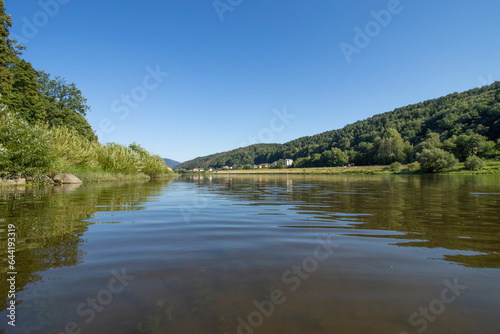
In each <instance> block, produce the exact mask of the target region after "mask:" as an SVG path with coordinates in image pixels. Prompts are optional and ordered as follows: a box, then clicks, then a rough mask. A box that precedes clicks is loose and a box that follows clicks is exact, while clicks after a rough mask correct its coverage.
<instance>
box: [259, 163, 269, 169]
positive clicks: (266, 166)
mask: <svg viewBox="0 0 500 334" xmlns="http://www.w3.org/2000/svg"><path fill="white" fill-rule="evenodd" d="M259 168H269V164H268V163H267V162H265V163H263V164H259Z"/></svg>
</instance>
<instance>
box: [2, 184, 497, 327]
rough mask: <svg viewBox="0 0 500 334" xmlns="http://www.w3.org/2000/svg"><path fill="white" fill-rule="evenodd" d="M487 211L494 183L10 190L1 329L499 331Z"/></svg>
mask: <svg viewBox="0 0 500 334" xmlns="http://www.w3.org/2000/svg"><path fill="white" fill-rule="evenodd" d="M499 215H500V178H499V177H495V176H415V177H407V176H194V177H193V176H191V177H179V178H177V179H175V180H171V181H165V182H160V183H152V182H150V183H124V184H104V185H102V184H101V185H83V186H81V187H76V188H73V187H64V188H60V187H59V188H58V187H48V188H41V189H31V188H28V189H12V190H9V191H4V192H2V193H1V198H0V218H1V221H0V231H1V235H0V240H1V241H2V243H1V250H0V251H1V253H2V259H3V262H2V263H3V264H2V266H1V268H0V270H1V271H2V282H1V285H0V287H1V292H2V312H1V320H0V321H1V322H0V328H3V330H0V332H1V333H28V334H29V333H53V334H56V333H57V334H59V333H91V334H100V333H106V334H110V333H112V334H113V333H120V334H121V333H123V334H128V333H130V334H133V333H155V334H157V333H183V334H190V333H221V334H224V333H245V334H249V333H262V334H265V333H291V334H294V333H324V334H332V333H395V334H399V333H422V332H424V331H425V332H426V333H495V334H497V333H499V332H500V283H499V282H500V218H499ZM8 224H14V225H15V226H16V230H17V233H18V236H17V241H16V250H17V251H16V271H17V273H18V274H17V276H16V287H17V293H16V300H17V305H16V323H15V324H16V327H15V328H14V327H12V326H9V325H7V321H8V318H7V314H8V313H7V310H6V308H7V302H8V301H9V299H7V298H6V296H7V294H8V290H9V287H8V285H7V284H6V277H7V272H8V271H9V270H8V268H7V262H6V260H5V259H7V242H6V241H7V226H8Z"/></svg>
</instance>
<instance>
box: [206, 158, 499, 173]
mask: <svg viewBox="0 0 500 334" xmlns="http://www.w3.org/2000/svg"><path fill="white" fill-rule="evenodd" d="M211 173H215V174H423V173H422V172H421V171H419V170H410V169H408V167H407V166H402V167H401V169H397V168H393V167H391V166H354V167H311V168H281V169H278V168H276V169H274V168H272V169H249V170H224V171H214V172H211ZM438 174H471V175H475V174H496V175H500V162H499V161H489V162H486V165H485V167H484V168H483V169H481V170H479V171H471V170H466V169H465V167H464V164H463V163H460V164H458V165H457V167H456V169H455V170H452V171H447V172H441V173H438Z"/></svg>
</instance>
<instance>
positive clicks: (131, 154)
mask: <svg viewBox="0 0 500 334" xmlns="http://www.w3.org/2000/svg"><path fill="white" fill-rule="evenodd" d="M138 148H139V149H138ZM74 170H77V171H79V172H81V173H82V174H84V175H88V174H89V173H96V174H99V173H102V174H103V175H107V177H108V176H109V173H113V174H116V175H118V174H120V175H121V177H124V175H125V176H126V175H137V176H139V175H138V174H141V175H144V174H146V175H148V176H149V177H155V176H160V175H164V174H167V173H171V170H170V169H169V168H168V167H167V166H166V165H165V163H164V162H163V160H162V159H161V158H160V157H159V156H157V155H151V154H150V153H149V152H147V151H146V150H145V149H143V148H141V147H140V146H139V145H137V144H134V145H130V147H126V146H124V145H120V144H117V143H109V144H106V145H102V144H100V143H99V142H98V141H92V140H88V139H87V138H85V137H83V136H81V135H80V134H79V133H78V132H77V131H75V130H74V129H70V128H66V127H52V128H49V127H48V126H47V125H45V124H37V125H32V124H29V123H28V122H26V121H24V120H22V119H21V118H19V117H18V116H17V115H15V114H13V113H8V112H5V111H1V112H0V174H2V175H1V176H12V175H18V176H33V175H40V174H44V173H55V172H69V171H74Z"/></svg>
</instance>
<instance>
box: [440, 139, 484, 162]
mask: <svg viewBox="0 0 500 334" xmlns="http://www.w3.org/2000/svg"><path fill="white" fill-rule="evenodd" d="M488 147H489V146H488V145H487V138H486V137H484V136H481V135H478V134H474V133H472V134H470V135H467V134H461V135H460V136H458V137H457V136H452V137H451V138H449V139H448V140H446V141H445V148H446V149H447V150H448V151H450V152H452V153H453V154H454V155H455V156H456V157H457V158H458V159H459V160H460V161H465V160H466V159H467V158H468V157H469V156H471V155H482V154H484V153H486V151H487V148H488Z"/></svg>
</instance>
